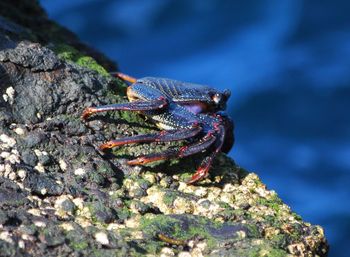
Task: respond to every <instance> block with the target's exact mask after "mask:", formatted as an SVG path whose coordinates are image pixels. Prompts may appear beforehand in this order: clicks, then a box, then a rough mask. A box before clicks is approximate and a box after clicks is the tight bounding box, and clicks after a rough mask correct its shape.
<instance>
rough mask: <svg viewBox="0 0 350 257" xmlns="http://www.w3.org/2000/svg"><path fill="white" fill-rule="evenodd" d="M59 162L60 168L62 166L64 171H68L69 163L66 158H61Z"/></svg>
mask: <svg viewBox="0 0 350 257" xmlns="http://www.w3.org/2000/svg"><path fill="white" fill-rule="evenodd" d="M58 164H59V165H60V168H61V170H62V171H66V170H67V163H66V162H65V161H64V160H62V159H60V160H59V161H58Z"/></svg>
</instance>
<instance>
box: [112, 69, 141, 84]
mask: <svg viewBox="0 0 350 257" xmlns="http://www.w3.org/2000/svg"><path fill="white" fill-rule="evenodd" d="M109 74H111V76H113V77H116V78H120V79H122V80H125V81H128V82H130V83H135V82H136V80H137V79H136V78H134V77H131V76H129V75H126V74H124V73H121V72H110V73H109Z"/></svg>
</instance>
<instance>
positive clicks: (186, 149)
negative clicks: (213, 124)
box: [128, 131, 216, 165]
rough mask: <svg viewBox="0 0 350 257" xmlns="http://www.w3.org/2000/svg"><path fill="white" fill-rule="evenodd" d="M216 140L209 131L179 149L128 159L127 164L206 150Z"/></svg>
mask: <svg viewBox="0 0 350 257" xmlns="http://www.w3.org/2000/svg"><path fill="white" fill-rule="evenodd" d="M215 141H216V137H215V136H214V135H213V133H212V132H211V131H210V132H208V133H207V134H206V135H205V136H204V137H203V138H202V139H201V140H200V141H199V142H196V143H194V144H190V145H188V146H183V147H181V148H180V149H170V150H167V151H165V152H162V153H154V154H148V155H144V156H141V157H138V158H136V159H133V160H130V161H128V164H129V165H143V164H146V163H150V162H155V161H159V160H166V159H172V158H183V157H186V156H190V155H193V154H196V153H199V152H202V151H204V150H206V149H207V148H208V147H210V146H211V145H212V144H213V143H214V142H215Z"/></svg>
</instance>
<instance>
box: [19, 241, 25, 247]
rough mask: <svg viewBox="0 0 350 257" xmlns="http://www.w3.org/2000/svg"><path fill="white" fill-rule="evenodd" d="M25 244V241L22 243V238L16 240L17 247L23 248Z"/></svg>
mask: <svg viewBox="0 0 350 257" xmlns="http://www.w3.org/2000/svg"><path fill="white" fill-rule="evenodd" d="M25 246H26V245H25V243H24V241H23V240H19V241H18V247H19V248H21V249H24V248H25Z"/></svg>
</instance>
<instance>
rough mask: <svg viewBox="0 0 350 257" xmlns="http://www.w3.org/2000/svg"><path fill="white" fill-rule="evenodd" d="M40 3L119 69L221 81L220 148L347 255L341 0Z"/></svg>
mask: <svg viewBox="0 0 350 257" xmlns="http://www.w3.org/2000/svg"><path fill="white" fill-rule="evenodd" d="M41 2H42V4H43V6H44V7H45V8H46V10H47V11H48V13H49V16H50V17H51V18H53V19H54V20H56V21H58V22H59V23H61V24H63V25H64V26H66V27H68V28H69V29H71V30H72V31H74V32H76V33H77V34H78V35H79V37H80V38H81V39H82V40H84V41H85V42H87V43H88V44H90V45H93V46H94V47H95V48H97V49H99V50H100V51H102V52H104V53H105V54H106V55H107V56H109V57H110V58H112V59H113V60H115V61H117V62H118V64H119V66H120V68H121V69H122V71H124V72H125V73H128V74H131V75H133V76H136V77H143V76H147V75H151V76H163V77H170V78H175V79H179V80H184V81H192V82H197V83H203V84H209V85H213V86H215V87H217V88H220V89H224V88H230V89H231V91H232V97H231V99H230V103H229V108H228V109H229V110H228V111H229V113H230V115H231V116H232V117H233V118H234V120H235V123H236V133H235V134H236V144H235V147H234V149H233V150H232V151H231V153H230V155H231V156H232V157H233V158H234V159H235V160H236V162H237V163H238V164H240V165H241V166H243V167H245V168H247V169H249V170H253V171H255V172H257V173H258V174H259V175H260V176H261V177H262V179H263V181H264V182H265V183H266V184H267V185H268V187H269V188H271V189H274V190H276V191H277V192H278V194H279V195H280V196H281V198H282V199H283V200H284V201H285V202H287V203H288V204H289V205H290V206H291V207H292V209H293V210H294V211H296V212H297V213H299V214H301V216H302V217H303V218H304V219H305V220H307V221H309V222H311V223H313V224H320V225H322V226H323V227H324V228H325V232H326V235H327V237H328V239H329V242H330V245H331V251H330V256H347V246H348V244H349V243H350V203H349V198H350V187H349V185H350V116H349V111H350V15H349V13H350V12H349V11H350V2H349V1H346V0H344V1H327V2H326V1H319V0H309V1H306V0H305V1H304V0H289V1H280V0H271V1H252V0H246V1H217V0H208V1H204V0H196V1H185V0H158V1H151V0H149V1H136V0H134V1H112V0H89V1H86V0H76V1H66V0H60V1H58V0H57V1H52V0H51V1H48V0H42V1H41Z"/></svg>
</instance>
